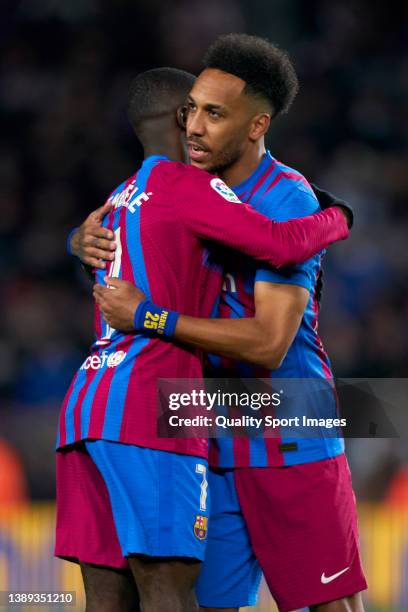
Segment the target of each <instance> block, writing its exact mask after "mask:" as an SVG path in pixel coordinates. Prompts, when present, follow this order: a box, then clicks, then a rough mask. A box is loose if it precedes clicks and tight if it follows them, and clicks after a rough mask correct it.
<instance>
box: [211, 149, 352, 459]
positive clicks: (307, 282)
mask: <svg viewBox="0 0 408 612" xmlns="http://www.w3.org/2000/svg"><path fill="white" fill-rule="evenodd" d="M234 191H235V193H236V194H237V196H238V197H239V198H240V199H242V200H243V201H245V202H247V203H248V204H250V205H251V206H253V207H254V209H255V210H257V211H258V212H260V213H262V214H263V215H265V216H267V217H268V218H270V219H274V220H276V221H284V220H287V219H293V218H297V217H303V216H305V215H310V214H312V213H315V212H316V211H317V210H319V204H318V201H317V199H316V197H315V195H314V193H313V190H312V188H311V187H310V185H309V184H308V182H307V181H306V179H305V178H304V177H303V176H302V175H301V174H299V173H298V172H296V171H294V170H293V169H291V168H289V167H287V166H285V165H284V164H282V163H280V162H278V161H277V160H276V159H274V158H273V157H272V156H271V154H270V153H269V151H268V152H267V153H266V154H265V156H264V158H263V159H262V161H261V163H260V165H259V166H258V168H257V169H256V171H255V172H254V173H253V174H252V176H250V177H249V178H248V179H247V180H245V181H244V182H243V183H241V184H240V185H238V186H237V187H234ZM323 255H324V252H323V251H322V252H321V253H319V254H317V255H315V256H314V257H312V258H311V259H309V260H308V261H306V262H305V263H302V264H299V265H296V266H293V267H289V268H282V269H280V270H278V269H276V268H275V269H273V268H268V267H265V266H263V265H259V264H257V263H256V262H254V261H253V260H250V259H249V258H248V257H244V256H239V257H234V258H230V260H229V261H226V262H225V264H224V267H225V270H226V271H227V273H226V274H225V280H224V285H223V291H222V295H221V299H220V302H219V305H218V310H214V311H213V316H217V317H226V318H242V317H252V316H254V312H255V305H254V288H255V283H256V282H258V281H269V282H272V283H288V284H292V285H299V286H301V287H305V288H306V289H307V290H308V291H309V293H310V297H309V301H308V304H307V307H306V310H305V312H304V316H303V319H302V322H301V325H300V328H299V330H298V332H297V334H296V337H295V339H294V341H293V343H292V345H291V347H290V349H289V351H288V353H287V355H286V357H285V359H284V361H283V363H282V365H281V367H280V368H278V369H276V370H266V369H262V368H259V367H257V366H253V365H251V364H249V363H244V362H237V361H233V360H230V359H224V358H221V357H219V356H214V355H213V356H210V362H211V364H212V366H213V368H215V372H214V375H215V376H239V377H241V378H255V377H257V378H274V379H279V378H282V379H283V378H293V379H308V381H307V383H306V382H302V385H303V388H304V389H305V390H306V389H308V387H305V386H304V384H307V385H308V386H310V389H311V390H312V387H311V385H313V384H314V381H315V380H316V379H321V378H323V379H328V380H330V379H332V371H331V366H330V362H329V359H328V356H327V354H326V352H325V350H324V348H323V345H322V342H321V340H320V338H319V334H318V303H317V295H316V285H317V279H318V275H319V272H320V269H321V262H322V257H323ZM326 388H327V392H324V393H320V394H319V401H318V402H315V403H314V404H313V406H312V407H311V406H309V407H307V406H305V405H304V404H303V403H302V400H301V399H300V400H299V410H298V411H297V408H296V410H295V412H293V408H292V409H291V410H292V412H293V414H295V413H297V414H298V416H300V417H301V416H302V415H303V414H304V415H305V416H307V417H312V418H326V419H327V418H338V416H339V415H338V409H337V401H336V395H335V392H334V390H333V389H332V387H331V385H330V384H328V385H327V386H326ZM306 408H307V410H306ZM283 411H284V402H283V403H282V412H280V411H279V409H278V408H275V416H276V417H278V418H279V417H280V418H283V417H284V416H285V414H284V412H283ZM291 415H292V413H291ZM300 433H301V432H300ZM317 433H318V435H316V431H315V432H314V436H316V437H314V438H313V439H312V438H305V437H303V436H302V435H299V434H297V435H296V436H295V437H294V436H293V434H292V436H291V435H290V434H291V431H290V430H285V429H284V428H281V429H280V431H279V432H278V436H277V437H252V438H250V437H239V438H238V437H236V438H232V437H220V438H218V439H215V440H213V441H212V443H211V448H210V463H211V464H212V465H213V466H219V467H225V468H227V467H249V466H253V467H265V466H283V465H295V464H299V463H306V462H310V461H318V460H321V459H325V458H328V457H334V456H336V455H338V454H340V453H342V452H343V450H344V442H343V440H342V438H340V437H338V435H339V434H338V431H337V430H335V429H332V430H331V429H326V428H321V429H320V431H318V432H317Z"/></svg>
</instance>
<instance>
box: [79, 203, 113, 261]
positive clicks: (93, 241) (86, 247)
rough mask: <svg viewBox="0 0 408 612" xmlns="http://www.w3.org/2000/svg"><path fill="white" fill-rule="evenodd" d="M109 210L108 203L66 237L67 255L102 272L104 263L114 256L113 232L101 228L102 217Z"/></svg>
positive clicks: (92, 213)
mask: <svg viewBox="0 0 408 612" xmlns="http://www.w3.org/2000/svg"><path fill="white" fill-rule="evenodd" d="M111 210H112V204H111V203H110V202H109V201H108V202H106V204H104V205H103V206H101V207H100V208H98V209H96V210H94V211H93V212H91V214H90V215H89V216H88V217H87V218H86V219H85V221H84V222H83V223H82V225H80V226H79V227H78V228H75V230H72V231H71V233H70V234H69V236H68V239H67V250H68V253H70V254H71V255H75V256H76V257H78V258H79V259H80V260H81V262H82V263H83V264H84V265H85V266H89V267H90V268H100V269H102V270H103V269H105V268H106V261H111V260H112V259H113V258H114V256H115V253H114V252H115V248H116V245H115V243H114V241H113V238H114V235H113V232H112V231H111V230H109V229H107V228H105V227H102V221H103V218H104V216H105V215H106V214H107V213H108V212H110V211H111Z"/></svg>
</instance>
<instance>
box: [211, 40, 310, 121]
mask: <svg viewBox="0 0 408 612" xmlns="http://www.w3.org/2000/svg"><path fill="white" fill-rule="evenodd" d="M204 65H205V67H206V68H217V69H218V70H222V71H223V72H228V73H229V74H233V75H235V76H237V77H239V78H240V79H242V80H243V81H245V82H246V87H245V89H244V92H245V93H247V94H250V95H255V96H258V97H262V98H263V99H265V100H267V101H268V102H269V104H270V105H272V109H273V111H274V115H278V114H280V113H286V112H287V111H288V109H289V107H290V105H291V104H292V102H293V100H294V98H295V96H296V94H297V92H298V89H299V83H298V79H297V76H296V72H295V69H294V67H293V65H292V63H291V61H290V59H289V56H288V55H287V53H285V51H282V50H281V49H279V48H278V47H277V46H276V45H273V44H272V43H270V42H269V41H268V40H266V39H265V38H260V37H258V36H249V35H248V34H224V35H222V36H219V37H218V38H217V40H216V41H215V42H214V43H213V44H212V45H211V46H210V48H209V49H208V51H207V53H206V54H205V57H204Z"/></svg>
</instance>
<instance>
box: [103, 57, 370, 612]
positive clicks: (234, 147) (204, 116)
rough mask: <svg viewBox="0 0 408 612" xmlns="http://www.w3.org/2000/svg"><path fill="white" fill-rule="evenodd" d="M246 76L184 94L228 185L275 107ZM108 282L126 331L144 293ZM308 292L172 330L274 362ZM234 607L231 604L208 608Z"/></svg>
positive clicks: (196, 161) (342, 607)
mask: <svg viewBox="0 0 408 612" xmlns="http://www.w3.org/2000/svg"><path fill="white" fill-rule="evenodd" d="M244 88H245V82H244V81H242V80H241V79H239V78H238V77H235V76H233V75H230V74H226V73H224V72H222V71H220V70H214V69H207V70H204V71H203V73H201V75H200V76H199V77H198V79H197V80H196V82H195V85H194V86H193V89H192V91H191V92H190V95H189V98H188V118H187V141H188V145H189V154H190V158H191V163H192V164H193V165H195V166H196V167H198V168H201V169H204V170H207V171H210V172H217V174H219V176H220V177H221V178H222V179H223V180H224V181H225V182H226V183H227V184H229V185H236V184H238V183H240V182H242V181H243V180H245V179H246V178H247V177H249V176H250V175H251V174H252V173H253V172H254V170H255V169H256V168H257V166H258V165H259V163H260V161H261V158H262V156H263V155H264V153H265V144H264V136H265V134H266V132H267V131H268V128H269V125H270V121H271V118H272V116H273V108H271V106H270V105H269V104H268V103H267V102H265V101H263V100H260V99H258V98H253V97H251V96H248V95H247V94H246V93H245V91H244ZM105 281H106V282H107V283H108V284H109V286H110V287H112V288H113V289H110V288H107V287H102V286H100V285H95V286H94V297H95V300H96V301H97V303H98V304H99V306H100V308H101V310H102V313H103V315H104V317H105V319H106V320H107V322H108V323H109V324H110V325H111V326H112V327H114V328H115V329H121V330H122V331H132V330H133V329H134V328H133V319H134V312H135V310H136V308H137V306H138V304H139V303H140V301H142V300H143V299H145V296H144V294H143V293H142V292H141V291H139V290H138V289H137V288H135V287H134V286H133V285H131V284H130V283H126V282H125V281H119V280H117V279H105ZM307 300H308V292H307V291H306V290H305V289H303V288H301V287H296V286H291V285H280V284H279V283H257V284H256V288H255V307H256V314H255V317H253V318H246V319H240V320H214V319H212V320H206V319H198V318H193V317H187V316H180V318H179V320H178V322H177V326H176V331H175V338H176V339H177V340H178V341H182V342H184V343H186V344H188V345H190V346H195V347H198V348H200V349H202V350H204V351H207V352H214V353H218V354H221V355H225V356H227V357H233V358H236V359H242V360H247V361H251V362H253V363H258V364H260V365H262V366H266V367H269V368H272V369H274V368H277V367H279V365H280V363H281V362H282V360H283V359H284V357H285V355H286V352H287V350H288V348H289V347H290V345H291V343H292V342H293V339H294V336H295V335H296V333H297V330H298V328H299V325H300V323H301V320H302V317H303V312H304V309H305V307H306V304H307ZM207 610H208V611H209V612H222V610H223V611H224V612H237V610H238V609H237V608H230V609H228V610H226V609H225V608H223V609H221V608H207ZM310 610H311V611H313V612H363V610H364V608H363V604H362V599H361V594H360V593H356V594H353V595H351V596H350V597H345V598H342V599H339V600H335V601H331V602H326V603H322V604H319V605H317V606H313V607H311V608H310Z"/></svg>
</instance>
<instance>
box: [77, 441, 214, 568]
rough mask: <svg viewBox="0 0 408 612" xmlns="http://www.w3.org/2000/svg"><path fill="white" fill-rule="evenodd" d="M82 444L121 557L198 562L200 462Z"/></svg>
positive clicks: (202, 542)
mask: <svg viewBox="0 0 408 612" xmlns="http://www.w3.org/2000/svg"><path fill="white" fill-rule="evenodd" d="M85 445H86V450H87V451H88V453H89V455H90V457H91V458H92V460H93V462H94V463H95V465H96V467H97V468H98V470H99V472H100V474H101V476H102V478H103V480H104V482H105V484H106V488H107V490H108V492H109V499H110V503H111V508H112V514H113V520H114V523H115V528H116V532H117V535H118V539H119V543H120V547H121V549H122V553H123V556H128V555H131V554H142V555H148V556H151V557H188V558H193V559H198V560H202V559H203V558H204V554H205V547H206V540H207V530H208V515H209V494H208V489H207V473H208V469H207V462H206V461H205V460H204V459H202V458H200V457H193V456H189V455H181V454H176V453H171V452H167V451H160V450H152V449H149V448H143V447H140V446H133V445H128V444H121V443H118V442H109V441H105V440H92V441H88V442H86V443H85Z"/></svg>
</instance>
